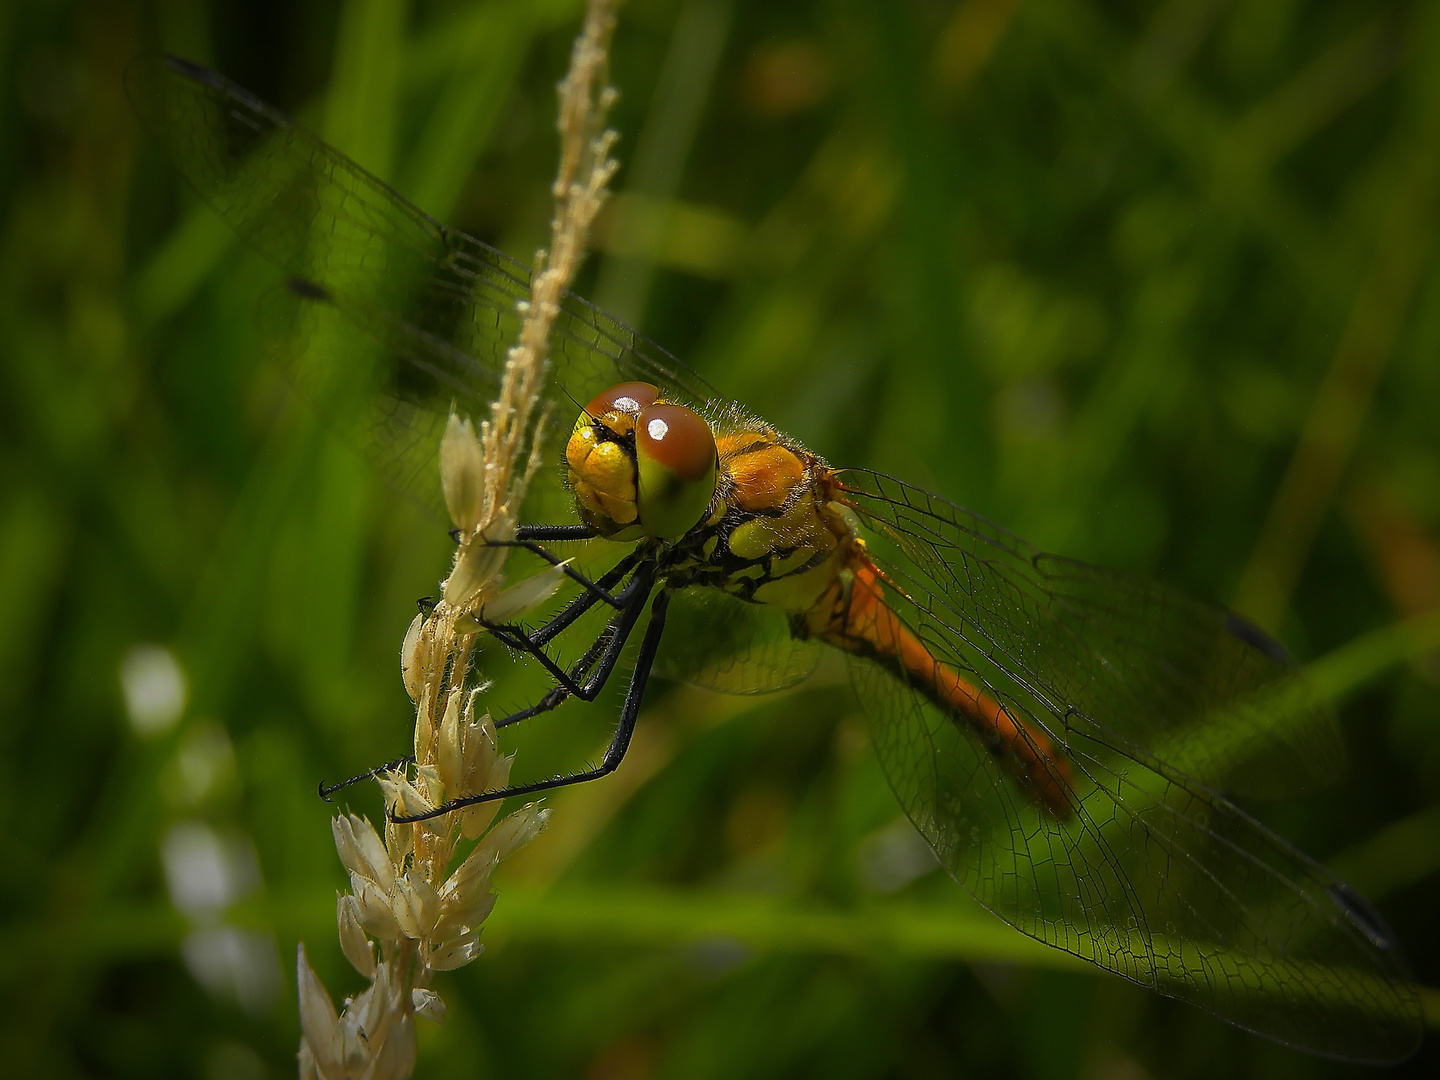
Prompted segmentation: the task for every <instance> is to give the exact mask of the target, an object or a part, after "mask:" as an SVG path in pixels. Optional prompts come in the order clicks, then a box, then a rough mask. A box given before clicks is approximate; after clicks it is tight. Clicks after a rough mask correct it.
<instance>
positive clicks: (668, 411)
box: [635, 405, 716, 540]
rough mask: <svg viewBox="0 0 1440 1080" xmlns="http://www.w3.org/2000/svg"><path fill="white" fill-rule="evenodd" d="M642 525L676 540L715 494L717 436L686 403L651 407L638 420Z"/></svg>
mask: <svg viewBox="0 0 1440 1080" xmlns="http://www.w3.org/2000/svg"><path fill="white" fill-rule="evenodd" d="M635 461H636V464H637V465H638V466H639V470H638V471H639V481H640V482H639V485H638V487H639V504H640V525H641V527H642V528H644V530H645V531H646V532H647V533H649V534H650V535H651V536H654V537H658V538H659V539H662V540H674V539H677V538H679V537H681V536H684V535H685V534H686V533H687V532H689V531H690V529H691V527H692V526H694V525H695V524H696V523H698V522H699V521H700V519H701V517H703V516H704V514H705V511H706V510H707V509H708V508H709V506H710V499H711V497H712V496H713V495H714V494H715V467H716V455H715V435H714V433H712V432H711V430H710V425H709V424H707V423H706V422H705V421H704V420H703V419H701V417H700V415H699V414H698V413H696V412H694V411H693V410H691V409H687V408H686V407H685V406H684V405H651V406H649V407H648V408H646V409H643V410H642V411H641V413H640V415H639V416H638V417H637V418H636V420H635Z"/></svg>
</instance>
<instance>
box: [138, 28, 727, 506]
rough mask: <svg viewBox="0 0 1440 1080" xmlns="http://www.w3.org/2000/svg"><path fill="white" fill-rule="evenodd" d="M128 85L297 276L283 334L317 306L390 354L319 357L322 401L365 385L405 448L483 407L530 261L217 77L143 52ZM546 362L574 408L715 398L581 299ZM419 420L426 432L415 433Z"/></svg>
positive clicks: (209, 192)
mask: <svg viewBox="0 0 1440 1080" xmlns="http://www.w3.org/2000/svg"><path fill="white" fill-rule="evenodd" d="M125 84H126V90H127V92H128V93H129V95H130V100H131V102H132V103H133V105H134V107H135V111H136V113H137V114H138V115H139V117H140V119H141V121H142V123H143V124H144V126H145V127H146V128H147V129H148V130H149V132H150V133H151V134H152V135H153V136H154V137H155V138H156V139H157V140H158V141H159V142H160V144H161V145H162V146H163V147H164V149H165V151H166V153H167V154H168V155H169V157H170V158H171V160H172V161H173V162H174V164H175V166H176V168H177V169H178V170H179V172H180V173H181V174H182V175H183V176H184V177H185V179H186V180H187V181H188V182H189V184H190V185H191V186H192V187H193V188H194V189H195V191H196V192H197V193H198V194H199V195H200V197H201V198H202V199H203V200H204V201H205V202H206V203H207V204H209V206H210V207H211V208H212V209H213V210H214V211H215V212H216V213H217V214H218V215H219V216H220V217H221V218H222V219H223V220H224V221H225V222H226V223H227V224H228V225H229V226H230V227H231V228H232V229H234V230H235V232H236V234H237V235H239V236H240V238H241V239H242V240H244V241H245V243H246V244H248V245H249V246H250V247H251V248H253V249H254V250H255V251H256V252H258V253H259V254H260V255H261V256H263V257H264V258H265V259H267V260H268V261H270V262H271V263H273V264H275V265H276V266H277V267H279V268H280V269H281V270H282V271H284V272H285V274H286V275H287V276H288V278H289V283H288V286H287V293H288V295H287V296H286V297H285V298H284V299H283V304H288V305H289V306H290V307H291V308H292V309H293V310H292V311H291V312H290V313H287V314H284V315H283V316H282V317H279V318H275V319H274V320H273V322H274V324H275V325H282V324H286V323H288V324H290V325H293V326H296V327H298V328H300V330H301V332H302V333H304V332H313V324H314V323H315V322H316V321H317V320H318V321H321V322H323V321H324V319H325V318H326V316H324V315H314V314H310V315H307V314H304V313H303V311H302V310H301V309H303V308H305V307H306V306H309V305H315V306H319V307H322V308H325V309H329V310H333V311H335V312H339V313H340V314H341V315H342V316H343V318H344V319H346V320H348V321H349V322H351V323H353V324H354V325H356V326H358V327H359V328H360V329H361V330H363V331H364V332H365V333H366V334H367V335H368V336H369V337H371V338H372V339H374V340H375V341H376V342H378V343H379V344H380V345H381V346H383V347H384V352H383V353H382V354H380V355H379V356H377V357H376V359H375V360H373V361H372V365H373V370H366V369H365V365H364V362H363V361H361V360H360V359H357V358H353V357H351V356H350V355H349V353H348V352H346V351H344V350H338V349H328V350H327V349H322V350H319V353H320V355H318V356H314V357H310V358H309V359H308V360H307V363H308V364H310V365H311V368H312V369H311V370H308V371H307V372H306V373H305V374H304V375H303V376H302V378H301V379H300V380H299V381H301V382H302V384H304V386H305V389H306V392H307V394H308V395H310V396H312V397H314V396H315V395H317V394H318V395H320V396H319V397H318V399H317V400H319V401H320V402H321V404H322V406H324V405H326V404H327V403H328V400H329V397H330V395H334V394H338V393H342V392H344V391H342V390H341V389H338V388H339V387H347V388H349V390H348V392H352V393H353V392H354V387H355V386H357V385H360V386H364V387H367V388H369V389H375V390H378V392H380V393H382V394H384V395H388V396H389V397H390V398H391V399H392V400H393V401H396V402H400V403H403V407H399V408H395V409H393V410H391V412H390V415H389V416H388V419H387V423H386V424H384V425H379V426H377V427H376V432H377V437H379V438H381V439H382V440H384V439H391V440H397V441H398V443H399V444H400V445H401V446H402V447H403V446H404V444H405V443H406V442H407V441H415V439H416V438H417V437H418V434H423V435H424V436H425V437H426V438H431V436H432V435H433V426H434V425H433V421H431V420H428V419H425V414H431V415H433V414H436V413H438V414H440V415H441V416H442V417H443V415H444V414H445V413H447V412H448V410H449V409H450V407H451V404H452V403H454V404H456V405H457V406H458V407H459V408H460V409H461V410H462V411H466V412H470V413H475V414H481V413H484V412H486V411H488V406H489V403H490V401H491V400H492V398H493V397H494V391H495V388H496V387H497V386H498V382H499V377H500V374H501V372H502V370H503V368H504V364H505V359H506V356H507V353H508V350H509V348H510V346H511V345H512V344H513V343H514V342H515V340H516V338H517V336H518V332H519V326H520V322H519V316H518V314H517V311H516V304H517V303H519V302H521V301H523V300H526V299H528V297H529V295H530V271H529V269H528V268H527V267H526V266H524V265H523V264H521V263H519V262H516V261H515V260H514V259H511V258H510V257H509V256H507V255H505V254H503V253H502V252H499V251H497V250H495V249H494V248H492V247H490V246H488V245H487V244H484V243H482V242H481V241H479V240H476V239H474V238H473V237H470V236H467V235H465V234H464V233H462V232H459V231H458V230H455V229H451V228H448V227H446V226H444V225H441V224H440V223H438V222H437V221H435V220H434V219H433V218H431V217H430V216H429V215H427V214H426V213H425V212H424V211H422V210H420V209H419V208H418V207H416V206H415V205H413V204H412V203H410V202H409V201H407V200H406V199H405V198H403V197H402V196H401V195H399V194H398V193H397V192H396V191H394V190H393V189H392V188H391V187H389V186H388V185H387V184H385V183H383V182H382V181H380V180H378V179H377V178H376V177H374V176H372V175H371V174H370V173H368V172H366V171H365V170H364V169H362V168H361V167H360V166H359V165H357V164H355V162H353V161H351V160H350V159H349V158H347V157H346V156H345V155H344V154H342V153H340V152H339V151H338V150H335V149H334V148H333V147H331V146H329V145H327V144H326V143H325V142H324V141H322V140H321V139H319V138H318V137H316V136H315V135H313V134H312V133H310V132H309V131H307V130H306V129H305V128H303V127H301V126H299V125H298V124H295V123H293V122H292V121H291V120H290V119H289V118H287V117H286V116H285V115H284V114H282V113H280V112H278V111H277V110H275V109H272V108H271V107H270V106H268V105H266V104H265V103H264V102H262V101H260V100H259V99H257V98H255V97H254V96H253V95H251V94H249V93H248V92H246V91H245V90H243V89H242V88H240V87H239V86H236V85H235V84H234V83H232V82H230V81H229V80H227V79H225V78H224V77H223V76H220V75H218V74H216V73H215V72H213V71H210V70H209V69H207V68H203V67H200V66H199V65H197V64H192V63H190V62H188V61H185V60H180V59H177V58H175V57H170V56H164V55H149V56H142V57H140V58H138V59H137V60H135V61H133V62H132V63H131V64H130V66H129V67H128V68H127V70H126V73H125ZM395 361H398V363H396V362H395ZM550 361H551V365H552V371H551V379H552V382H553V383H554V384H555V385H554V388H553V390H552V391H551V393H550V396H552V397H553V398H556V399H557V400H558V399H559V398H561V397H562V396H564V395H568V396H569V398H570V399H571V401H572V402H573V404H574V409H575V411H576V412H578V411H579V409H580V408H581V407H583V406H584V404H585V403H586V402H587V401H589V400H590V399H591V398H592V397H594V396H595V394H597V393H599V392H600V391H601V390H604V389H606V388H607V387H609V386H613V385H614V384H616V383H618V382H624V381H628V380H635V379H639V380H644V381H647V382H652V383H655V384H657V385H659V386H660V387H661V388H662V389H663V390H664V391H665V393H666V394H667V396H668V397H669V398H670V399H671V400H677V401H682V402H687V403H691V404H699V403H702V402H705V401H707V400H710V399H712V398H714V397H715V394H714V392H713V390H712V389H711V388H710V387H709V386H708V385H707V384H706V383H705V381H704V380H703V379H701V378H700V377H699V376H698V375H696V374H695V373H694V372H692V371H691V370H690V369H689V368H687V367H686V366H685V365H684V364H683V363H681V362H680V361H679V360H677V359H676V358H674V357H673V356H671V355H669V354H668V353H666V352H665V350H663V349H662V348H660V347H659V346H658V345H655V344H654V343H653V342H650V341H647V340H645V339H644V338H642V337H640V336H639V335H637V334H635V333H634V332H633V331H631V330H630V329H628V328H627V327H625V326H624V325H623V324H622V323H620V322H619V321H617V320H615V319H614V318H612V317H611V316H609V315H607V314H605V313H604V312H603V311H601V310H599V309H598V308H596V307H594V306H593V305H591V304H589V303H588V302H587V301H585V300H583V299H581V298H579V297H577V296H574V295H572V294H566V296H565V298H564V300H563V302H562V305H561V311H560V313H559V315H558V317H557V319H556V321H555V324H554V328H553V331H552V337H551V343H550ZM325 364H333V365H334V370H325V369H324V368H323V365H325ZM317 366H318V367H319V368H320V370H318V371H317V370H315V368H316V367H317ZM367 392H368V390H367ZM414 410H418V411H414ZM412 418H413V419H414V421H415V422H416V423H418V424H419V429H418V432H417V431H416V430H411V429H409V428H407V427H406V424H407V421H409V420H411V419H412ZM568 421H569V415H568V409H567V415H566V416H565V417H564V422H562V423H556V422H554V421H553V420H552V422H551V423H550V424H549V425H548V426H547V429H546V433H545V437H544V447H543V450H544V451H545V452H546V453H547V454H548V458H547V460H559V454H558V452H557V451H558V447H559V446H560V445H561V444H562V443H563V439H564V438H565V437H566V436H568V434H569V423H568ZM386 432H388V433H389V434H388V435H387V434H385V433H386ZM432 445H433V441H432ZM386 464H387V466H388V464H389V463H386ZM387 471H389V472H391V473H392V474H394V473H395V472H396V471H397V470H396V469H394V468H387ZM427 501H428V500H427Z"/></svg>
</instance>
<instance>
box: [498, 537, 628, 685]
mask: <svg viewBox="0 0 1440 1080" xmlns="http://www.w3.org/2000/svg"><path fill="white" fill-rule="evenodd" d="M617 569H619V568H618V567H617ZM627 569H628V568H627ZM612 573H614V571H612ZM602 580H603V579H602ZM654 580H655V577H654V567H653V565H652V564H649V563H646V564H643V565H642V566H641V567H640V569H639V570H637V571H636V572H635V575H634V577H632V578H631V579H630V582H629V584H627V585H626V586H625V587H624V588H623V589H621V590H620V592H619V594H618V595H617V596H616V600H617V601H619V603H620V604H621V605H622V606H621V608H620V611H619V612H618V613H617V614H616V615H615V617H614V618H613V619H612V620H611V621H610V624H609V626H608V627H607V628H606V631H605V633H602V634H601V635H600V637H599V638H597V639H596V643H595V644H592V645H591V646H590V648H589V649H588V650H587V652H586V655H585V656H584V657H581V660H580V661H579V662H577V664H576V665H575V666H576V669H577V670H578V671H579V673H580V674H579V675H572V674H571V673H570V672H567V671H565V670H564V669H563V668H561V667H560V665H559V664H557V663H555V661H554V660H551V659H550V657H549V655H548V654H547V653H546V652H545V649H544V646H545V645H546V643H548V642H549V640H550V639H551V638H552V637H554V636H555V634H556V633H558V632H559V630H562V629H564V627H565V626H568V625H569V624H570V623H571V622H574V620H575V618H577V617H578V616H579V614H580V611H583V610H584V608H586V607H589V606H591V605H593V604H594V603H595V601H594V599H593V597H592V595H591V594H586V595H584V596H580V597H578V598H576V600H574V601H572V602H571V604H570V605H569V606H568V607H567V608H566V610H565V611H562V612H561V613H560V614H559V615H557V616H556V617H555V618H554V619H552V620H551V621H550V622H549V623H547V624H546V625H545V626H543V627H541V628H540V629H539V630H537V631H536V632H535V633H534V634H529V633H526V631H525V629H524V627H522V626H520V625H518V624H515V623H491V622H486V621H485V620H484V619H481V620H480V625H482V626H483V627H485V629H486V630H488V631H490V633H491V634H493V635H494V636H495V638H496V639H497V640H498V641H500V642H501V643H502V644H504V645H508V646H509V647H510V648H512V649H516V650H518V651H520V652H523V653H526V654H527V655H529V656H533V657H534V658H535V659H536V660H538V661H540V663H541V665H542V666H543V667H544V668H545V670H546V671H548V672H549V673H550V674H551V675H552V676H553V677H554V679H555V681H556V682H558V683H559V684H560V685H559V687H557V688H556V689H557V690H564V691H565V692H566V693H567V694H573V695H575V696H576V697H579V698H581V699H583V700H585V701H591V700H593V699H594V696H595V694H596V693H598V692H599V689H600V686H603V685H604V678H608V676H609V674H610V671H609V669H610V668H611V667H613V666H614V664H615V660H616V659H617V658H618V657H619V652H620V647H621V646H623V645H624V644H625V639H626V638H627V637H629V635H630V629H631V628H632V627H633V626H634V625H635V619H636V618H637V617H638V615H639V613H640V609H641V607H643V606H644V604H645V599H646V597H648V596H649V595H650V589H651V586H652V585H653V583H654ZM587 600H588V603H586V601H587ZM576 608H578V609H579V610H576V611H574V612H573V613H572V611H571V609H576ZM567 616H568V618H567ZM562 620H563V624H562V625H559V626H558V627H557V624H561V623H562ZM601 643H607V644H608V646H609V648H608V650H607V651H606V656H607V661H608V662H607V663H604V664H602V665H601V669H600V672H597V674H601V682H600V686H595V687H594V688H593V689H592V688H590V684H589V683H587V684H586V685H585V686H581V685H580V683H579V681H578V680H579V678H580V677H581V675H583V673H584V671H585V670H586V669H588V668H589V666H590V664H593V663H594V654H596V652H597V646H599V645H601ZM587 658H588V662H587ZM602 673H603V674H602ZM593 681H594V679H593V677H592V679H591V682H593Z"/></svg>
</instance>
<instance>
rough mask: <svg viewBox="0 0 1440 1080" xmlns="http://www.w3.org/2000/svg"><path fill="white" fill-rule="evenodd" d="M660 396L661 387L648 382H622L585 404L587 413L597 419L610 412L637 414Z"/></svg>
mask: <svg viewBox="0 0 1440 1080" xmlns="http://www.w3.org/2000/svg"><path fill="white" fill-rule="evenodd" d="M659 396H660V388H659V387H658V386H653V385H651V384H650V383H648V382H627V383H621V384H620V385H619V386H612V387H610V389H609V390H604V391H602V392H601V393H598V394H596V395H595V397H594V398H592V399H591V401H590V404H589V405H586V406H585V415H586V416H589V417H591V418H593V419H597V420H598V419H599V418H600V417H602V416H604V415H605V414H606V413H608V412H622V413H627V414H629V415H630V416H636V415H638V414H639V412H640V410H641V409H643V408H645V407H646V406H647V405H653V404H655V399H656V398H658V397H659Z"/></svg>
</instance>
